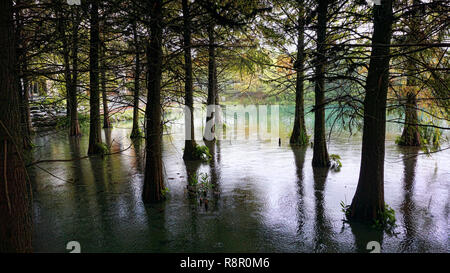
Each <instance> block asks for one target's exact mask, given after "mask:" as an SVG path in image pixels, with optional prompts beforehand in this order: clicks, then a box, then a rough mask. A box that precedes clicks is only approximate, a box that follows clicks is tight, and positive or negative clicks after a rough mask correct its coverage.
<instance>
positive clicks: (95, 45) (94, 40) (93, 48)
mask: <svg viewBox="0 0 450 273" xmlns="http://www.w3.org/2000/svg"><path fill="white" fill-rule="evenodd" d="M90 15H91V30H90V36H91V37H90V51H89V81H90V84H89V85H90V100H89V105H90V128H89V149H88V154H90V155H91V154H101V153H103V149H102V147H101V144H102V135H101V128H100V96H99V86H98V84H99V80H98V76H99V75H98V74H99V67H98V52H99V44H100V37H99V22H98V1H97V0H91V10H90Z"/></svg>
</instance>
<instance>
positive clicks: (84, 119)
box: [56, 113, 90, 129]
mask: <svg viewBox="0 0 450 273" xmlns="http://www.w3.org/2000/svg"><path fill="white" fill-rule="evenodd" d="M89 122H90V121H89V115H88V114H82V113H78V123H79V124H80V127H88V126H89ZM69 126H70V118H68V117H67V116H61V117H58V119H57V120H56V128H58V129H64V128H69Z"/></svg>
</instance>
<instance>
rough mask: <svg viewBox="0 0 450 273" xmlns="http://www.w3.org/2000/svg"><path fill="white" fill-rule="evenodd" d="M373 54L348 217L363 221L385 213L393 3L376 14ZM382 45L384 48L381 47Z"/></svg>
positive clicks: (383, 4)
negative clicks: (360, 144)
mask: <svg viewBox="0 0 450 273" xmlns="http://www.w3.org/2000/svg"><path fill="white" fill-rule="evenodd" d="M373 12H374V13H373V16H374V19H373V22H374V30H373V34H372V53H371V57H370V63H369V70H368V76H367V80H366V96H365V99H364V127H363V142H362V154H361V168H360V172H359V181H358V186H357V188H356V193H355V196H354V197H353V201H352V204H351V206H350V213H349V218H350V219H354V220H359V221H364V222H372V221H374V220H375V219H378V218H379V216H380V213H382V212H384V205H385V204H384V152H385V145H384V142H385V133H386V99H387V92H388V84H389V60H390V56H389V52H390V48H389V47H388V46H386V45H390V43H391V36H392V22H393V15H392V0H382V1H381V5H375V6H374V11H373ZM379 45H382V46H379Z"/></svg>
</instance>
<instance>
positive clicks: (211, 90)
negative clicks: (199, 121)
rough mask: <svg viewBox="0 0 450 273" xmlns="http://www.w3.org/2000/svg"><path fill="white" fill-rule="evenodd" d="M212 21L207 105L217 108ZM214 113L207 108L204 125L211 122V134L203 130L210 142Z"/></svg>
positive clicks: (212, 26) (209, 31) (209, 30)
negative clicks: (208, 136) (208, 135)
mask: <svg viewBox="0 0 450 273" xmlns="http://www.w3.org/2000/svg"><path fill="white" fill-rule="evenodd" d="M214 35H215V34H214V21H213V20H212V19H211V22H210V23H209V24H208V44H209V45H208V57H209V58H208V98H207V105H208V106H212V105H214V106H217V105H218V98H216V97H217V95H218V94H217V93H218V88H217V67H216V46H215V37H214ZM216 114H217V113H216V112H215V107H214V109H211V108H208V109H207V114H206V124H208V122H213V125H212V127H211V129H210V130H211V132H207V131H206V130H208V129H209V128H208V127H206V128H205V134H204V135H205V136H206V135H207V134H209V133H211V136H210V139H209V140H212V141H215V140H216V136H215V124H216V121H217V120H216ZM204 139H205V138H204Z"/></svg>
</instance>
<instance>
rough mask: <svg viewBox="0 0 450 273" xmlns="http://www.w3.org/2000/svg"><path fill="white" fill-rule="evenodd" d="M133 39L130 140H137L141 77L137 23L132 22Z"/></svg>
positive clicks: (139, 132) (139, 134) (138, 133)
mask: <svg viewBox="0 0 450 273" xmlns="http://www.w3.org/2000/svg"><path fill="white" fill-rule="evenodd" d="M133 38H134V50H135V54H136V56H135V65H136V67H135V68H134V94H133V95H134V98H133V129H132V130H131V136H130V137H131V138H138V137H140V136H141V131H140V129H139V90H140V88H141V86H140V75H141V60H140V56H139V37H138V32H137V22H136V20H134V22H133Z"/></svg>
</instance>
